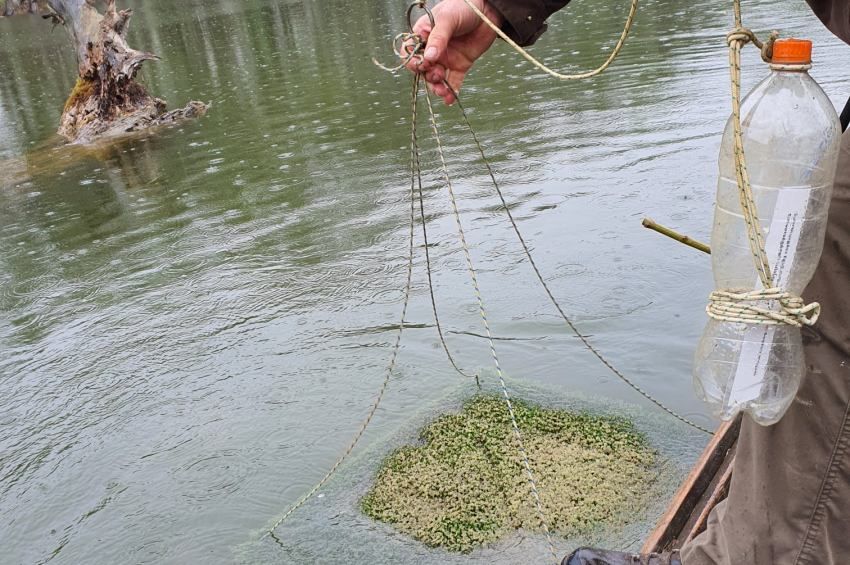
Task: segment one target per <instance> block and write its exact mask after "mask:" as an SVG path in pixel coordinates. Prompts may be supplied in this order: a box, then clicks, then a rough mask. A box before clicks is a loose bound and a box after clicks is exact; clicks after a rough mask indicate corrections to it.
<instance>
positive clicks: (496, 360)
mask: <svg viewBox="0 0 850 565" xmlns="http://www.w3.org/2000/svg"><path fill="white" fill-rule="evenodd" d="M425 94H426V95H425V100H426V102H427V103H428V113H429V116H430V122H431V131H432V132H433V134H434V140H435V141H436V145H437V154H438V155H439V157H440V168H441V169H442V172H443V179H444V180H445V182H446V188H447V190H448V193H449V198H450V199H451V203H452V211H453V212H454V217H455V223H456V224H457V233H458V238H459V240H460V243H461V246H462V247H463V254H464V257H465V258H466V266H467V268H468V270H469V276H470V279H471V280H472V287H473V289H474V290H475V297H476V299H477V301H478V311H479V313H480V314H481V320H482V322H483V324H484V329H485V330H486V333H487V341H488V343H489V345H490V354H491V355H492V357H493V363H494V365H495V367H496V374H497V375H498V377H499V384H500V385H501V388H502V394H503V395H504V397H505V404H506V405H507V408H508V413H509V414H510V417H511V427H512V428H513V432H514V438H515V439H516V442H517V448H518V449H519V453H520V456H521V457H522V463H523V467H524V468H525V474H526V477H527V478H528V487H529V490H530V491H531V496H532V498H533V499H534V504H535V506H536V508H537V515H538V517H539V518H540V527H541V528H542V529H543V531H544V532H545V534H546V541H547V543H548V544H549V551H550V552H551V553H552V558H553V559H554V560H555V563H558V562H559V561H560V560H559V559H558V554H557V553H556V551H555V545H554V543H553V542H552V534H551V533H550V531H549V525H548V523H547V521H546V513H545V512H544V510H543V504H542V503H541V501H540V493H539V491H538V489H537V483H536V481H535V480H534V473H533V472H532V470H531V463H529V461H528V453H527V452H526V450H525V442H523V439H522V432H521V431H520V429H519V426H518V425H517V421H516V415H515V414H514V406H513V402H511V395H510V394H509V393H508V387H507V385H506V384H505V377H504V375H503V374H502V366H501V363H499V356H498V355H497V354H496V346H495V344H494V343H493V336H492V334H491V332H490V323H489V322H488V321H487V311H486V310H485V309H484V298H483V297H482V296H481V289H480V287H479V285H478V275H477V274H476V271H475V266H474V265H473V263H472V256H471V254H470V252H469V245H467V243H466V235H465V233H464V230H463V223H462V222H461V220H460V211H458V207H457V199H456V198H455V194H454V189H453V187H452V181H451V178H450V176H449V169H448V167H447V166H446V159H445V155H444V154H443V144H442V142H441V140H440V131H439V129H438V128H437V118H436V116H435V115H434V107H433V104H432V103H431V95H430V94H429V93H428V92H427V91H426V93H425Z"/></svg>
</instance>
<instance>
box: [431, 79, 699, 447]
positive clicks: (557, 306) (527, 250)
mask: <svg viewBox="0 0 850 565" xmlns="http://www.w3.org/2000/svg"><path fill="white" fill-rule="evenodd" d="M443 84H444V85H445V86H446V87H447V88H449V90H451V91H452V94H454V95H455V99H456V100H457V107H458V109H459V110H460V113H461V116H463V121H464V123H465V124H466V127H467V129H468V130H469V133H470V134H471V135H472V139H473V141H474V143H475V146H476V147H477V148H478V154H479V156H480V157H481V161H482V162H483V163H484V167H485V168H486V169H487V174H488V175H489V176H490V181H491V182H492V183H493V187H494V188H495V189H496V194H497V195H498V196H499V200H500V201H501V202H502V209H503V210H504V211H505V214H506V215H507V217H508V220H510V223H511V227H512V228H513V232H514V234H515V235H516V236H517V239H518V240H519V243H520V245H521V246H522V250H523V251H524V252H525V257H526V258H527V259H528V263H529V265H531V269H532V270H533V271H534V274H535V276H536V277H537V280H538V281H539V282H540V285H541V286H542V287H543V290H544V291H546V295H547V296H548V297H549V301H550V302H551V303H552V305H553V306H554V307H555V309H556V310H557V311H558V314H559V315H560V316H561V319H562V320H563V321H564V323H565V324H566V325H567V327H568V328H569V329H570V330H571V331H572V332H573V334H575V336H576V337H578V338H579V339H580V340H581V342H582V344H584V346H585V347H586V348H587V350H588V351H590V352H591V353H592V354H593V355H594V356H595V357H596V358H597V359H598V360H599V362H600V363H602V364H603V365H605V367H606V368H608V370H609V371H611V372H612V373H614V375H615V376H616V377H617V378H619V379H620V380H621V381H623V382H624V383H626V384H627V385H628V386H630V387H631V388H632V389H633V390H634V391H635V392H637V393H638V394H640V395H641V396H643V397H644V398H646V399H647V400H649V401H650V402H652V403H653V404H655V405H656V406H657V407H658V408H660V409H661V410H663V411H664V412H667V413H668V414H669V415H671V416H673V417H674V418H676V419H677V420H679V421H680V422H683V423H685V424H687V425H688V426H691V427H692V428H695V429H697V430H699V431H701V432H704V433H706V434H708V435H714V434H713V433H712V432H711V431H710V430H708V429H706V428H704V427H702V426H700V425H699V424H697V423H696V422H693V421H691V420H689V419H687V418H685V417H684V416H681V415H680V414H678V413H676V412H674V411H673V410H672V409H671V408H669V407H667V406H666V405H665V404H663V403H662V402H661V401H660V400H658V399H656V398H655V397H654V396H652V395H651V394H649V393H648V392H647V391H645V390H644V389H642V388H641V387H640V386H638V385H637V383H635V382H634V381H632V380H631V379H630V378H628V377H627V376H626V375H625V374H623V373H622V372H621V371H620V370H619V369H617V368H616V367H615V366H614V365H613V364H612V363H611V362H610V361H609V360H608V359H607V358H606V357H605V356H604V355H602V352H601V351H599V350H598V349H597V348H596V347H595V346H594V345H593V344H592V343H590V340H588V339H587V337H586V336H585V335H584V334H582V333H581V332H580V331H579V330H578V327H577V326H576V325H575V323H574V322H573V321H572V320H571V319H570V317H569V316H567V314H566V312H564V309H563V308H562V307H561V305H560V304H559V303H558V300H557V299H556V298H555V295H554V294H553V293H552V290H551V289H550V288H549V285H548V284H546V279H545V278H543V275H542V273H541V272H540V269H539V268H538V267H537V262H536V261H535V260H534V256H533V255H532V254H531V249H530V248H529V246H528V243H526V241H525V238H524V237H523V235H522V232H520V230H519V226H518V225H517V223H516V219H515V218H514V215H513V213H512V212H511V208H510V206H508V202H507V200H505V195H504V193H503V192H502V189H501V187H500V186H499V183H498V181H497V180H496V175H495V173H494V172H493V167H492V166H491V165H490V160H489V159H487V155H486V154H485V153H484V147H483V146H482V145H481V142H480V141H479V139H478V135H477V134H476V133H475V130H474V129H473V128H472V123H471V122H470V121H469V114H467V112H466V108H464V106H463V104H462V103H461V101H460V97H459V96H458V93H457V92H455V91H454V90H452V87H451V86H449V84H448V83H447V82H443Z"/></svg>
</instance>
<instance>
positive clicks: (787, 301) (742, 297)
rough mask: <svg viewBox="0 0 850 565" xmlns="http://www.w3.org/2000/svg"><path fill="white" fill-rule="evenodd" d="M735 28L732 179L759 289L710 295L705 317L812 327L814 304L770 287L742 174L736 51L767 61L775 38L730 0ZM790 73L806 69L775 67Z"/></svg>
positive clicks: (746, 176)
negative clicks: (756, 29) (762, 36)
mask: <svg viewBox="0 0 850 565" xmlns="http://www.w3.org/2000/svg"><path fill="white" fill-rule="evenodd" d="M733 6H734V11H735V29H733V30H732V31H731V32H729V34H728V35H727V36H726V43H727V44H728V45H729V75H730V81H731V84H732V124H733V129H734V132H733V133H734V143H735V148H734V152H735V177H736V180H737V182H738V196H739V200H740V203H741V210H742V212H743V217H744V222H745V224H746V227H747V240H748V242H749V246H750V251H751V252H752V255H753V264H754V266H755V269H756V272H757V273H758V276H759V281H760V282H761V285H762V289H757V290H754V291H746V290H744V291H741V290H740V289H726V290H720V291H715V292H713V293H712V294H711V296H710V297H709V304H708V307H707V308H706V312H707V313H708V315H709V316H710V317H711V318H713V319H715V320H719V321H725V322H741V323H745V324H762V325H773V324H788V325H791V326H795V327H801V326H802V325H812V324H814V323H815V322H816V321H817V318H818V315H819V314H820V305H819V304H818V303H817V302H813V303H812V304H809V305H806V304H805V303H804V302H803V300H802V299H801V298H800V297H799V296H797V295H795V294H793V293H791V292H787V291H784V290H782V289H778V288H775V284H774V280H773V273H772V272H771V269H770V262H769V260H768V257H767V252H766V251H765V243H764V232H763V230H762V228H761V223H760V222H759V217H758V210H757V209H756V203H755V199H754V197H753V189H752V186H751V185H750V176H749V173H748V171H747V160H746V156H745V155H744V135H743V128H742V126H741V49H742V48H743V46H744V45H746V44H747V43H753V44H754V45H755V46H756V47H758V48H759V49H760V50H761V57H762V59H763V60H764V61H765V62H767V63H770V60H771V56H772V52H773V43H774V41H775V40H776V38H777V37H778V35H779V34H778V33H777V32H775V31H774V32H772V33H771V34H770V39H768V41H766V42H764V43H762V42H761V41H759V39H758V38H757V37H756V35H755V34H754V33H753V32H752V30H750V29H747V28H745V27H744V26H743V24H742V21H741V2H740V0H734V2H733ZM778 67H779V68H783V67H786V68H788V69H789V70H805V69H806V67H807V65H778ZM769 301H774V303H775V304H778V305H779V308H780V309H779V310H778V311H775V310H770V309H769V308H767V307H764V306H755V305H753V304H752V303H753V302H755V303H762V304H765V305H766V306H770V305H771V302H769Z"/></svg>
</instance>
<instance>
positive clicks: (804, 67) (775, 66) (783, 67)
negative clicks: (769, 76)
mask: <svg viewBox="0 0 850 565" xmlns="http://www.w3.org/2000/svg"><path fill="white" fill-rule="evenodd" d="M811 68H812V64H811V63H806V64H801V63H795V64H791V63H770V70H772V71H774V72H781V73H808V72H809V69H811Z"/></svg>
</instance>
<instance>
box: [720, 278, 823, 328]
mask: <svg viewBox="0 0 850 565" xmlns="http://www.w3.org/2000/svg"><path fill="white" fill-rule="evenodd" d="M708 299H709V303H708V306H706V309H705V311H706V313H707V314H708V315H709V317H710V318H712V319H714V320H718V321H721V322H740V323H744V324H759V325H764V326H779V325H782V324H787V325H789V326H794V327H796V328H801V327H803V326H812V325H814V324H815V322H817V320H818V317H819V316H820V304H818V303H817V302H812V303H810V304H806V303H805V302H803V299H802V298H800V297H799V296H797V295H796V294H793V293H790V292H787V291H785V290H782V289H781V288H766V289H762V290H751V291H740V292H736V291H728V290H716V291H714V292H712V293H711V295H710V296H709V298H708ZM771 302H775V303H777V304H778V305H779V309H778V310H776V309H773V308H771V307H770V306H771V304H770V303H771ZM765 303H767V304H765Z"/></svg>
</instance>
